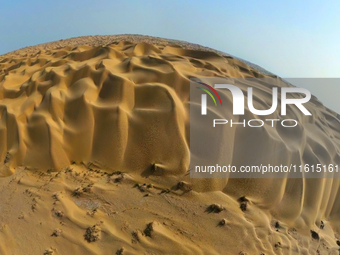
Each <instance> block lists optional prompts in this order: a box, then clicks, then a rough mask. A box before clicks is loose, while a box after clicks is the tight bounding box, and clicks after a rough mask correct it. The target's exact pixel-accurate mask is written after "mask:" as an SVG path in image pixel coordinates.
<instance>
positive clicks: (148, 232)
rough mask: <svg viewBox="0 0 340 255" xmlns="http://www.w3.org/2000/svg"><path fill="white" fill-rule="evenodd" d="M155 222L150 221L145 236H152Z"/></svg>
mask: <svg viewBox="0 0 340 255" xmlns="http://www.w3.org/2000/svg"><path fill="white" fill-rule="evenodd" d="M152 225H153V223H152V222H150V223H149V224H148V225H146V229H145V230H144V234H145V236H148V237H151V233H152V231H153V226H152Z"/></svg>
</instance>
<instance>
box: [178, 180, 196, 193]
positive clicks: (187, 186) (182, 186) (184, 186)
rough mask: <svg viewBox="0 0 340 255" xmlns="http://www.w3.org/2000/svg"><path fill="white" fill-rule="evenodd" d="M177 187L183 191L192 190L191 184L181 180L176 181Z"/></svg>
mask: <svg viewBox="0 0 340 255" xmlns="http://www.w3.org/2000/svg"><path fill="white" fill-rule="evenodd" d="M177 189H180V190H182V191H184V192H189V191H191V190H192V185H191V184H190V183H187V182H185V181H181V182H179V183H177Z"/></svg>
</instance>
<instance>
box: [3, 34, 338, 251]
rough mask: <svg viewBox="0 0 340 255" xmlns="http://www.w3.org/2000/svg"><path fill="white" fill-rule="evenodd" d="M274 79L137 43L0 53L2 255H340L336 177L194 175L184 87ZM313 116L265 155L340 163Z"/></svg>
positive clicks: (328, 124)
mask: <svg viewBox="0 0 340 255" xmlns="http://www.w3.org/2000/svg"><path fill="white" fill-rule="evenodd" d="M128 39H129V41H128ZM267 75H269V74H268V73H267V72H265V71H263V70H262V69H260V70H259V69H257V68H256V66H255V65H254V66H249V65H247V64H246V63H244V62H242V61H240V60H239V59H236V58H234V57H232V56H229V55H223V54H221V53H220V52H218V51H212V50H210V49H207V48H204V47H202V46H198V45H192V44H188V43H185V42H180V41H169V40H166V39H160V38H152V37H142V36H109V37H105V36H104V37H80V38H72V39H69V40H63V41H58V42H54V43H49V44H45V45H38V46H36V47H28V48H25V49H22V50H19V51H16V52H12V53H8V54H6V55H3V56H0V160H1V163H0V176H2V178H1V179H0V189H1V190H0V201H1V203H0V254H245V253H247V254H266V255H267V254H339V251H338V250H339V246H338V244H337V243H336V242H337V240H338V238H339V236H338V233H339V217H340V196H339V192H338V190H339V187H340V184H339V179H304V178H301V179H229V180H228V179H218V180H211V179H210V180H193V179H190V178H189V176H188V169H189V163H190V162H189V141H188V140H189V95H190V93H189V89H190V78H194V77H196V78H208V77H232V78H254V77H258V78H266V77H268V76H267ZM256 98H257V97H256ZM260 99H261V100H262V103H263V102H264V103H266V102H267V101H268V105H270V102H269V101H270V99H271V98H270V97H262V98H261V97H260ZM266 100H267V101H266ZM310 107H311V108H312V110H313V121H314V123H304V125H303V126H302V127H300V128H299V129H298V132H297V135H294V139H296V142H294V143H291V144H293V145H292V146H291V147H289V146H288V145H287V144H288V143H289V142H290V141H287V140H289V139H291V138H288V134H286V133H285V132H283V131H282V130H279V129H278V128H277V129H275V131H273V133H268V132H265V131H263V132H262V133H261V135H263V136H257V137H262V138H261V139H262V143H263V144H262V145H261V146H263V147H266V148H267V150H271V149H272V150H275V148H277V147H282V145H283V144H284V148H285V151H283V152H282V155H281V156H282V158H285V159H287V161H289V162H292V161H296V162H303V160H306V159H309V160H310V159H312V160H315V162H329V161H331V162H334V163H337V164H339V163H340V162H339V161H340V160H339V130H340V124H339V119H338V117H337V114H336V113H334V112H332V111H330V110H328V109H327V108H325V107H324V106H323V105H322V104H321V103H320V102H318V101H317V99H316V98H313V99H312V101H311V102H310ZM293 114H296V117H297V118H299V119H303V116H302V115H299V114H301V113H299V112H298V111H297V112H294V113H293ZM257 132H258V131H257ZM254 134H255V133H253V134H252V133H249V134H248V133H247V134H242V132H238V133H235V142H236V141H237V140H242V139H244V135H249V137H253V139H249V142H248V143H247V145H248V147H249V148H248V147H247V150H248V153H245V155H244V156H245V157H247V156H249V157H251V154H252V151H251V149H250V147H252V148H255V149H256V150H258V149H257V148H256V146H254V145H256V143H258V141H257V140H256V139H255V138H254V137H255V135H254ZM339 244H340V242H339ZM45 249H46V250H45Z"/></svg>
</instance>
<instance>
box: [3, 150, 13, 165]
mask: <svg viewBox="0 0 340 255" xmlns="http://www.w3.org/2000/svg"><path fill="white" fill-rule="evenodd" d="M10 159H11V154H9V152H8V151H7V152H6V156H5V159H4V164H6V163H8V162H9V161H10Z"/></svg>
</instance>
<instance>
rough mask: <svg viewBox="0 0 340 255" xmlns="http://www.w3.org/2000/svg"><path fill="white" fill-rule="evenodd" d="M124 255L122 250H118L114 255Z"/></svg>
mask: <svg viewBox="0 0 340 255" xmlns="http://www.w3.org/2000/svg"><path fill="white" fill-rule="evenodd" d="M123 254H124V248H123V247H122V248H120V249H118V250H117V251H116V255H123Z"/></svg>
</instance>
